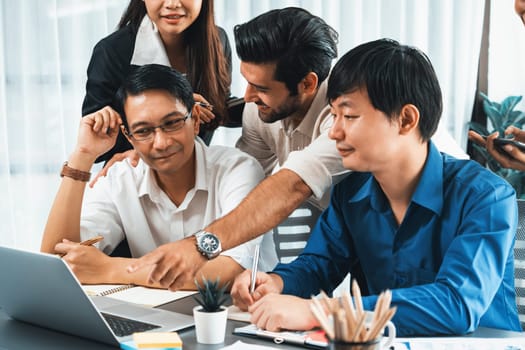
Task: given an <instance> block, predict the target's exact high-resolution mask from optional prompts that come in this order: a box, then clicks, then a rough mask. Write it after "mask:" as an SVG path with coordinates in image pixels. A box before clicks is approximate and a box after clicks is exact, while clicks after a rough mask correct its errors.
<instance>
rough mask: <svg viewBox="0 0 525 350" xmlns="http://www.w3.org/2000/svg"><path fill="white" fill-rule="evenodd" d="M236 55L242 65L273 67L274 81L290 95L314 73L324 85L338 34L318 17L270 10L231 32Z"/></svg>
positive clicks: (297, 10) (298, 10)
mask: <svg viewBox="0 0 525 350" xmlns="http://www.w3.org/2000/svg"><path fill="white" fill-rule="evenodd" d="M234 34H235V46H236V49H237V55H238V56H239V58H240V59H241V61H244V62H250V63H273V62H275V63H276V69H275V76H274V79H276V80H278V81H282V82H284V83H285V84H286V87H287V88H288V90H290V93H291V94H292V95H295V94H297V84H299V82H300V81H301V80H302V79H303V78H304V77H305V76H306V75H307V74H308V73H309V72H314V73H316V74H317V76H318V77H319V84H320V83H321V82H323V81H324V80H325V79H326V77H327V76H328V73H329V72H330V67H331V65H332V60H333V59H334V58H336V57H337V39H338V35H337V32H336V31H335V30H334V29H333V28H332V27H330V26H329V25H328V24H326V22H325V21H324V20H323V19H321V18H320V17H317V16H314V15H312V14H311V13H310V12H308V11H306V10H304V9H301V8H297V7H287V8H284V9H277V10H271V11H269V12H266V13H263V14H262V15H259V16H257V17H255V18H254V19H252V20H250V21H249V22H246V23H244V24H239V25H237V26H235V28H234Z"/></svg>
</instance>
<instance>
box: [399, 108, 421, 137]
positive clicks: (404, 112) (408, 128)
mask: <svg viewBox="0 0 525 350" xmlns="http://www.w3.org/2000/svg"><path fill="white" fill-rule="evenodd" d="M418 125H419V109H418V108H417V107H416V106H414V105H413V104H406V105H404V106H403V107H402V108H401V112H400V113H399V132H400V133H401V134H408V133H409V132H412V131H414V130H417V127H418Z"/></svg>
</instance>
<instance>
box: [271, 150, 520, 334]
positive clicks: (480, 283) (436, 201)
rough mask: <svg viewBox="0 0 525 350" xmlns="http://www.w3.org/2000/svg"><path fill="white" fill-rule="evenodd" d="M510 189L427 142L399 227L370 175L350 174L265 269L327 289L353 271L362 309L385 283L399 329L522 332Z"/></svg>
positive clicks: (299, 286)
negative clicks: (304, 232) (286, 258)
mask: <svg viewBox="0 0 525 350" xmlns="http://www.w3.org/2000/svg"><path fill="white" fill-rule="evenodd" d="M516 225H517V205H516V196H515V192H514V190H513V189H512V187H511V186H510V185H509V184H508V183H507V182H505V181H504V180H503V179H501V178H500V177H498V176H497V175H495V174H493V173H492V172H490V171H489V170H487V169H485V168H483V167H481V166H480V165H479V164H478V163H476V162H474V161H470V160H459V159H455V158H453V157H450V156H448V155H446V154H441V153H439V151H438V150H437V149H436V147H435V146H434V144H432V142H430V143H429V154H428V157H427V161H426V163H425V167H424V169H423V172H422V174H421V178H420V180H419V183H418V185H417V188H416V190H415V192H414V195H413V197H412V201H411V203H410V205H409V207H408V210H407V212H406V214H405V217H404V218H403V221H402V222H401V224H400V225H398V224H397V223H396V220H395V217H394V215H393V212H392V210H391V208H390V205H389V203H388V200H387V199H386V197H385V195H384V193H383V192H382V190H381V188H380V187H379V185H378V183H377V182H376V181H375V179H374V177H373V176H372V175H371V174H370V173H357V172H355V173H352V174H350V175H349V176H348V177H347V178H346V179H344V180H343V181H342V182H340V183H339V184H338V185H336V186H335V187H334V189H333V191H332V196H331V199H330V206H329V207H328V208H327V209H326V210H325V211H324V212H323V214H322V215H321V217H320V219H319V221H318V222H317V225H316V227H315V228H314V230H313V231H312V234H311V236H310V239H309V241H308V244H307V245H306V247H305V249H304V251H303V253H302V254H301V255H300V256H299V257H298V258H297V259H296V260H295V261H293V262H291V263H289V264H279V265H277V267H276V268H275V269H274V271H273V272H275V273H277V274H279V275H280V276H281V277H282V279H283V281H284V290H283V293H285V294H293V295H298V296H302V297H310V296H311V295H312V294H317V293H318V292H319V291H320V290H325V291H327V292H330V291H332V290H333V289H334V288H335V287H336V286H337V285H338V284H339V283H340V282H341V281H342V280H343V278H344V277H345V276H346V274H347V273H348V272H350V273H351V275H352V278H356V279H357V280H358V282H359V285H360V286H361V290H362V294H363V295H365V297H363V304H364V306H365V309H367V310H373V309H374V306H375V302H376V300H377V295H378V294H379V293H380V292H381V291H383V290H385V289H387V288H388V289H391V290H392V305H396V306H397V312H396V314H395V316H394V319H393V322H394V324H395V325H396V328H397V332H398V334H399V335H400V336H409V335H434V334H464V333H468V332H471V331H474V330H475V329H476V328H477V327H478V326H484V327H493V328H499V329H506V330H513V331H521V327H520V323H519V320H518V313H517V307H516V296H515V292H514V256H513V247H514V237H515V233H516Z"/></svg>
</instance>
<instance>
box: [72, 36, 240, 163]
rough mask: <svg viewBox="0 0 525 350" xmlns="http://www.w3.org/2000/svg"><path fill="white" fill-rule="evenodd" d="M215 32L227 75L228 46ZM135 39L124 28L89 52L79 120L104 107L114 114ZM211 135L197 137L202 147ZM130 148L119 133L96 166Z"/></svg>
mask: <svg viewBox="0 0 525 350" xmlns="http://www.w3.org/2000/svg"><path fill="white" fill-rule="evenodd" d="M217 28H218V29H219V36H220V39H221V42H222V45H223V50H224V55H225V57H226V60H227V62H228V66H229V69H230V75H231V59H232V53H231V47H230V42H229V40H228V36H227V35H226V32H225V31H224V29H222V28H221V27H217ZM136 36H137V32H136V30H135V29H134V28H132V27H131V26H125V27H123V28H121V29H119V30H117V31H116V32H114V33H112V34H110V35H108V36H107V37H105V38H104V39H102V40H100V41H99V42H98V43H97V44H96V45H95V47H94V48H93V54H92V55H91V60H90V62H89V65H88V69H87V83H86V96H85V97H84V102H83V104H82V115H83V116H85V115H87V114H90V113H93V112H96V111H98V110H99V109H101V108H103V107H105V106H107V105H110V106H111V107H113V108H114V109H116V110H118V107H117V106H116V103H115V94H116V92H117V90H118V89H119V87H120V86H121V84H122V82H123V81H124V79H125V78H126V77H127V76H128V74H129V72H130V71H131V69H132V68H133V66H132V65H131V57H132V56H133V50H134V49H135V38H136ZM212 135H213V131H211V132H210V131H208V132H206V131H205V132H201V133H199V136H201V138H202V139H203V140H204V141H205V142H206V144H208V143H209V142H210V140H211V137H212ZM131 148H132V147H131V144H130V143H129V142H128V140H127V139H126V138H125V137H124V135H122V133H119V135H118V138H117V142H116V144H115V146H114V147H113V148H112V149H111V150H109V151H108V152H107V153H105V154H103V155H102V156H100V157H99V158H98V159H97V162H101V161H107V160H109V159H111V157H112V156H113V155H114V154H115V153H122V152H124V151H127V150H129V149H131Z"/></svg>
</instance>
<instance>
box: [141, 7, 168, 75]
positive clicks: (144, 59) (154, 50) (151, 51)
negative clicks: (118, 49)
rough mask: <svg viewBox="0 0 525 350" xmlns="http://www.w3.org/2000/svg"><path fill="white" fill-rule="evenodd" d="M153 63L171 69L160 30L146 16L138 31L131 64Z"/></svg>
mask: <svg viewBox="0 0 525 350" xmlns="http://www.w3.org/2000/svg"><path fill="white" fill-rule="evenodd" d="M153 63H156V64H161V65H163V66H168V67H171V64H170V60H169V58H168V54H167V53H166V48H165V47H164V43H163V42H162V38H161V37H160V33H159V30H158V29H157V26H156V25H155V23H153V21H151V19H150V18H149V17H148V15H146V16H144V18H143V19H142V22H141V23H140V26H139V29H138V31H137V36H136V38H135V48H134V50H133V56H131V64H133V65H136V66H143V65H146V64H153Z"/></svg>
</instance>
